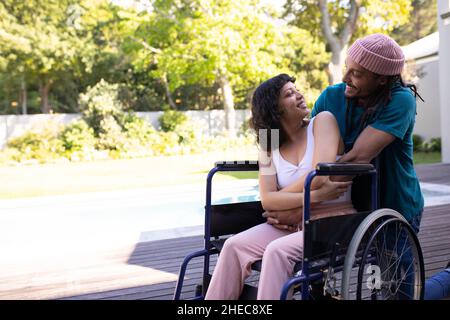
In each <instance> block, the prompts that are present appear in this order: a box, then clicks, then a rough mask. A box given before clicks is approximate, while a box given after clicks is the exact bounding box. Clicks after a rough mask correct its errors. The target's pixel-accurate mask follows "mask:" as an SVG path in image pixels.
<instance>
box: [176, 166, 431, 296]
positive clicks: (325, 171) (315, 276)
mask: <svg viewBox="0 0 450 320" xmlns="http://www.w3.org/2000/svg"><path fill="white" fill-rule="evenodd" d="M258 170H259V167H258V162H257V161H229V162H216V164H215V167H214V168H213V169H211V170H210V172H209V173H208V176H207V185H206V205H205V227H204V228H205V233H204V248H203V249H202V250H200V251H196V252H194V253H191V254H189V255H188V256H186V257H185V259H184V261H183V263H182V264H181V267H180V272H179V277H178V281H177V285H176V288H175V292H174V300H179V299H180V297H181V291H182V287H183V281H184V277H185V273H186V269H187V265H188V263H189V262H190V260H192V259H193V258H196V257H201V256H203V257H204V264H203V265H204V267H203V277H202V280H203V281H202V292H201V293H200V292H196V296H195V297H194V300H201V299H203V298H204V295H205V294H206V290H207V287H208V285H209V280H210V277H211V275H210V273H209V267H210V255H212V254H219V253H220V249H221V248H218V247H217V246H215V245H214V244H213V242H212V241H211V238H212V232H211V221H212V213H213V212H212V211H213V207H214V206H213V205H212V204H211V194H212V178H213V176H214V175H215V174H216V173H217V172H232V171H258ZM338 175H341V176H362V175H368V176H369V177H370V179H371V203H370V210H371V213H370V214H369V216H370V215H372V214H376V213H377V212H378V215H380V212H379V211H380V210H378V211H377V209H378V194H377V191H378V189H377V188H378V185H377V170H376V169H375V167H374V166H373V165H372V164H338V163H319V164H318V165H317V167H316V169H315V170H313V171H311V172H310V173H309V174H308V176H307V178H306V180H305V187H304V206H303V243H304V246H303V256H302V259H301V261H300V262H299V263H298V264H300V265H301V272H297V273H295V274H294V276H293V277H291V278H290V279H289V280H288V281H287V282H286V283H285V284H284V286H283V289H282V292H281V294H280V299H281V300H284V299H286V298H287V296H288V292H289V290H290V289H291V287H292V286H294V285H298V284H301V296H302V300H303V299H304V300H307V299H309V285H310V284H311V283H312V282H314V281H317V280H320V279H324V278H325V273H326V280H327V281H328V280H329V279H330V275H331V276H333V272H335V271H337V272H339V271H341V270H344V275H343V279H344V278H345V279H346V281H347V287H348V281H349V275H348V274H349V273H350V272H349V271H348V272H347V273H348V274H347V275H345V270H351V268H352V266H353V264H354V263H355V259H354V256H353V257H352V259H353V260H352V259H349V258H347V255H346V257H345V263H344V265H342V264H341V265H337V266H335V264H336V262H337V259H338V250H337V249H338V247H339V245H340V244H339V243H337V242H336V243H335V244H334V246H333V249H332V252H331V256H330V258H329V262H330V264H329V265H328V268H327V269H329V270H328V271H326V272H324V271H323V268H322V269H319V270H317V268H315V269H314V268H312V267H311V266H312V264H314V260H313V258H314V257H315V255H314V250H313V248H312V244H313V235H312V234H313V232H314V230H313V223H312V222H313V220H311V217H310V209H311V207H310V193H311V184H312V181H313V179H314V178H315V177H316V176H338ZM240 204H242V203H240ZM261 210H263V209H262V207H261ZM357 214H358V213H356V214H355V215H357ZM397 214H398V213H397ZM382 215H383V213H381V216H382ZM398 215H399V214H398ZM367 218H369V217H367ZM367 218H366V219H365V220H364V221H363V222H361V223H360V228H359V229H361V225H363V224H364V223H365V225H367V222H366V221H367V220H368V219H367ZM401 218H402V217H401ZM402 219H403V218H402ZM369 220H370V219H369ZM372 220H373V219H372ZM397 220H401V219H400V218H398V217H397ZM403 220H404V219H403ZM264 221H265V219H264V220H262V219H261V217H260V215H259V219H258V218H255V220H254V221H247V225H245V224H244V225H243V226H242V225H241V226H239V227H240V228H241V229H237V230H236V231H235V232H233V233H237V232H240V231H243V230H245V229H248V228H249V227H252V226H253V225H256V224H258V223H261V222H264ZM316 221H318V220H316ZM401 222H402V223H404V221H401ZM406 225H407V227H409V225H408V224H407V223H406ZM359 229H358V230H359ZM366 229H367V228H366ZM366 229H365V230H362V231H360V232H359V235H358V237H357V238H358V239H355V236H356V234H355V235H354V236H353V238H352V241H351V243H350V245H349V246H348V247H347V248H345V250H347V252H348V251H349V250H348V248H350V247H352V248H353V249H352V250H353V251H352V252H353V254H354V255H355V254H356V250H357V248H358V246H359V244H360V241H361V239H362V234H361V232H363V231H367V230H366ZM408 232H409V234H410V237H412V241H413V242H414V245H415V246H416V248H418V249H416V251H417V254H416V256H418V260H419V261H418V266H416V267H418V268H419V272H420V276H421V279H419V282H420V283H419V284H417V285H418V288H419V292H420V298H422V297H423V287H424V285H423V284H424V278H425V277H424V268H423V257H422V253H421V250H420V246H419V243H418V240H417V237H416V236H415V234H414V232H413V231H412V229H411V227H409V229H408ZM216 233H217V232H216ZM224 235H225V234H224ZM213 236H216V237H217V235H214V232H213ZM355 248H356V249H355ZM339 249H340V250H342V248H339ZM316 251H317V250H316ZM366 251H367V250H366ZM416 251H415V252H416ZM365 254H366V256H365V257H367V252H365ZM368 259H369V260H368V261H370V259H373V258H370V257H369V258H368ZM341 260H342V259H341ZM364 261H365V260H364ZM349 268H350V269H349ZM360 273H361V270H360ZM358 281H360V277H359V276H358ZM343 284H344V283H343ZM347 290H348V288H347ZM344 298H346V299H348V294H344Z"/></svg>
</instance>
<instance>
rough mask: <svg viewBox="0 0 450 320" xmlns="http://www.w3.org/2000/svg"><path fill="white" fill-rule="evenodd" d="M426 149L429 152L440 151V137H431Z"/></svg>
mask: <svg viewBox="0 0 450 320" xmlns="http://www.w3.org/2000/svg"><path fill="white" fill-rule="evenodd" d="M428 149H429V150H430V151H431V152H441V149H442V147H441V138H431V140H430V142H429V144H428Z"/></svg>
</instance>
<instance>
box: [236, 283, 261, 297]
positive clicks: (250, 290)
mask: <svg viewBox="0 0 450 320" xmlns="http://www.w3.org/2000/svg"><path fill="white" fill-rule="evenodd" d="M257 295H258V288H257V287H254V286H252V285H249V284H247V283H246V284H244V288H243V290H242V293H241V295H240V297H239V300H256V297H257Z"/></svg>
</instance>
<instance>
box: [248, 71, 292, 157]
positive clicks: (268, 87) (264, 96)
mask: <svg viewBox="0 0 450 320" xmlns="http://www.w3.org/2000/svg"><path fill="white" fill-rule="evenodd" d="M288 82H292V83H294V82H295V78H294V77H291V76H289V75H287V74H285V73H282V74H279V75H277V76H275V77H273V78H270V79H269V80H266V81H264V82H263V83H261V84H260V85H259V86H258V87H257V88H256V90H255V92H254V93H253V96H252V117H251V119H250V127H251V128H252V129H253V130H255V133H256V141H257V142H258V144H259V146H260V147H261V148H262V149H263V150H264V151H267V152H271V145H272V143H271V134H270V130H271V129H278V130H279V138H280V141H279V146H281V145H282V144H283V143H284V142H285V141H286V140H287V135H286V132H285V131H284V130H283V127H282V125H281V122H280V119H281V115H282V112H281V111H280V109H279V107H278V99H279V97H280V92H281V88H283V86H284V85H285V84H286V83H288ZM261 129H266V130H267V131H266V132H267V140H266V141H267V145H261V144H260V138H261V137H260V134H262V132H260V131H259V130H261Z"/></svg>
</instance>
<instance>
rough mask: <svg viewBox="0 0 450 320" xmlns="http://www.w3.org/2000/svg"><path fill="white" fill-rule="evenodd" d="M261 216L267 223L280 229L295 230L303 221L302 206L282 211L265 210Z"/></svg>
mask: <svg viewBox="0 0 450 320" xmlns="http://www.w3.org/2000/svg"><path fill="white" fill-rule="evenodd" d="M263 217H265V218H267V223H268V224H271V225H273V226H274V227H275V228H278V229H281V230H288V231H291V232H294V231H297V230H298V227H299V226H300V225H301V224H302V221H303V208H295V209H289V210H282V211H265V212H264V213H263Z"/></svg>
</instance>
